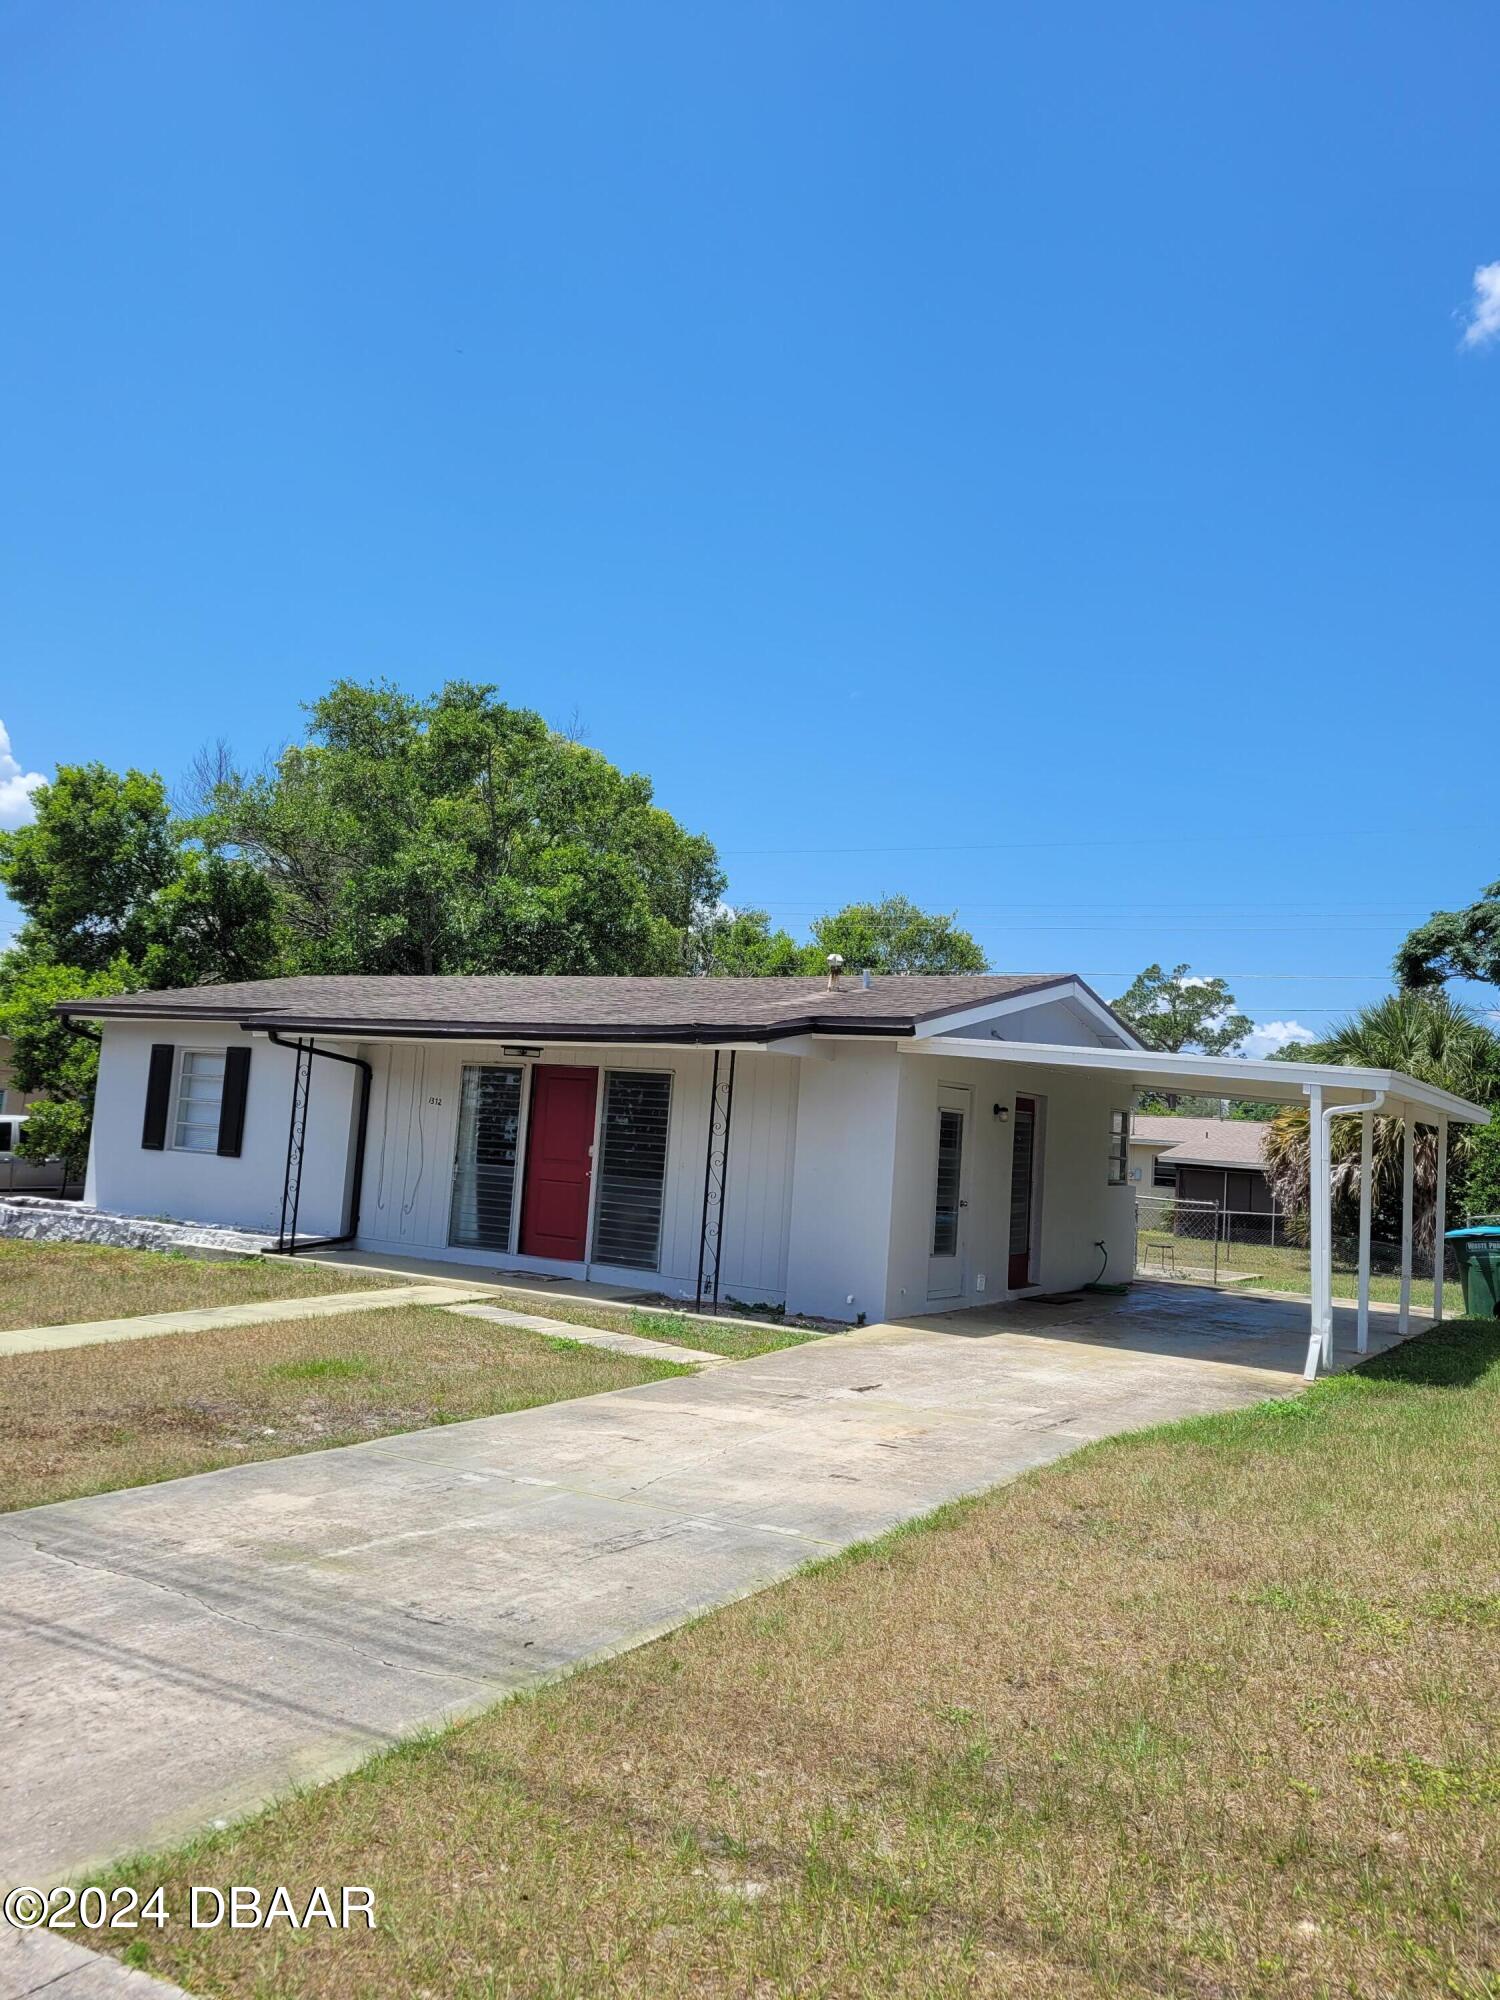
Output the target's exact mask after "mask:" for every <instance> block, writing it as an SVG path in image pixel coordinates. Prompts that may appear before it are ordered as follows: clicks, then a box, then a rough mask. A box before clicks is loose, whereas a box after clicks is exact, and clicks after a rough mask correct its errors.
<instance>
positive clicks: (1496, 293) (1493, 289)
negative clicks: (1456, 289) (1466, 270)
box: [1463, 264, 1500, 347]
mask: <svg viewBox="0 0 1500 2000" xmlns="http://www.w3.org/2000/svg"><path fill="white" fill-rule="evenodd" d="M1492 340H1500V264H1481V265H1479V266H1478V267H1477V269H1476V270H1475V272H1474V303H1473V305H1472V306H1471V307H1470V309H1469V317H1468V320H1467V322H1466V324H1465V326H1464V341H1463V344H1464V346H1465V347H1484V346H1485V345H1486V344H1487V343H1488V342H1489V341H1492Z"/></svg>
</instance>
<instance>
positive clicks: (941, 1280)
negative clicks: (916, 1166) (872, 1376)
mask: <svg viewBox="0 0 1500 2000" xmlns="http://www.w3.org/2000/svg"><path fill="white" fill-rule="evenodd" d="M936 1120H937V1134H936V1137H937V1146H936V1157H935V1165H934V1171H933V1185H932V1209H931V1213H930V1215H929V1217H928V1227H929V1230H930V1235H929V1239H928V1252H929V1254H928V1258H927V1296H928V1298H929V1299H957V1298H961V1297H962V1296H963V1289H964V1251H965V1242H966V1238H967V1236H968V1228H967V1224H968V1208H969V1202H968V1191H969V1126H970V1123H971V1118H970V1101H969V1093H968V1091H967V1090H959V1089H958V1088H956V1087H955V1086H953V1085H951V1084H944V1085H943V1086H942V1088H941V1089H940V1090H939V1091H938V1101H937V1114H936Z"/></svg>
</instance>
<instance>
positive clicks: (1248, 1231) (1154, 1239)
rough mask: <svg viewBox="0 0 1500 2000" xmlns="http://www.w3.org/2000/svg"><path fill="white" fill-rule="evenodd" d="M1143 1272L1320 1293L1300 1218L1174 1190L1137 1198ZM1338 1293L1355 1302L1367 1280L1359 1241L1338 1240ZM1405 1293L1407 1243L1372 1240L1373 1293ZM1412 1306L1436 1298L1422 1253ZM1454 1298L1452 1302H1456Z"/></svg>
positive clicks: (1450, 1258) (1451, 1270) (1383, 1297)
mask: <svg viewBox="0 0 1500 2000" xmlns="http://www.w3.org/2000/svg"><path fill="white" fill-rule="evenodd" d="M1135 1207H1136V1238H1135V1244H1136V1250H1135V1262H1136V1269H1137V1271H1138V1272H1139V1273H1140V1275H1141V1276H1142V1277H1143V1278H1186V1279H1188V1280H1189V1281H1191V1282H1194V1283H1197V1284H1211V1285H1243V1286H1246V1287H1247V1288H1249V1289H1251V1290H1254V1291H1267V1292H1287V1293H1290V1294H1292V1295H1293V1296H1295V1297H1299V1298H1307V1297H1309V1296H1310V1295H1311V1292H1312V1261H1311V1255H1310V1252H1309V1250H1308V1245H1307V1242H1306V1230H1305V1226H1304V1223H1303V1219H1302V1218H1301V1217H1300V1216H1292V1215H1287V1214H1286V1213H1285V1212H1284V1211H1280V1210H1278V1211H1277V1212H1275V1213H1274V1214H1269V1215H1267V1214H1260V1213H1258V1212H1255V1211H1251V1210H1242V1209H1226V1208H1220V1207H1218V1206H1217V1204H1216V1203H1214V1202H1211V1201H1179V1200H1178V1199H1177V1198H1176V1197H1175V1196H1173V1195H1137V1196H1136V1203H1135ZM1445 1272H1446V1278H1447V1282H1448V1283H1449V1284H1452V1283H1453V1282H1454V1280H1455V1279H1456V1277H1457V1264H1456V1262H1455V1259H1454V1255H1453V1246H1452V1244H1451V1243H1450V1244H1449V1245H1447V1255H1446V1263H1445ZM1333 1278H1334V1284H1333V1289H1334V1294H1335V1296H1336V1297H1338V1298H1346V1299H1352V1298H1353V1297H1354V1296H1355V1293H1356V1290H1357V1288H1358V1283H1359V1241H1358V1238H1357V1237H1354V1236H1341V1235H1336V1236H1335V1237H1334V1239H1333ZM1400 1292H1401V1246H1400V1244H1399V1243H1389V1242H1382V1241H1378V1240H1377V1241H1374V1242H1372V1243H1371V1245H1370V1297H1371V1298H1372V1299H1373V1300H1375V1301H1377V1302H1379V1303H1394V1302H1395V1301H1396V1300H1397V1299H1398V1298H1399V1297H1400ZM1411 1296H1412V1304H1413V1305H1416V1306H1421V1307H1424V1308H1425V1307H1427V1306H1430V1305H1431V1303H1432V1258H1431V1255H1430V1253H1429V1254H1427V1255H1425V1256H1424V1255H1423V1254H1422V1253H1421V1252H1418V1255H1417V1258H1416V1261H1415V1263H1414V1266H1413V1275H1412V1288H1411ZM1452 1303H1453V1302H1452V1301H1451V1300H1450V1301H1449V1304H1450V1306H1451V1305H1452Z"/></svg>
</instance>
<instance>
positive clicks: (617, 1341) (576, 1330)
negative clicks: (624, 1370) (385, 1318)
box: [448, 1305, 726, 1368]
mask: <svg viewBox="0 0 1500 2000" xmlns="http://www.w3.org/2000/svg"><path fill="white" fill-rule="evenodd" d="M448 1310H449V1312H454V1313H461V1314H462V1315H463V1316H464V1317H465V1318H466V1319H492V1320H497V1321H498V1322H499V1324H500V1325H501V1326H524V1327H525V1328H526V1330H527V1332H528V1333H545V1334H547V1335H548V1336H549V1337H550V1338H551V1339H553V1340H576V1341H578V1342H579V1344H580V1345H581V1346H583V1347H607V1348H608V1349H609V1351H610V1352H611V1353H612V1354H638V1355H640V1356H641V1358H642V1359H643V1360H645V1361H684V1362H687V1361H691V1362H694V1363H696V1364H697V1365H698V1366H699V1367H703V1368H722V1367H723V1365H724V1361H725V1358H726V1357H725V1356H724V1355H722V1354H710V1353H709V1352H708V1351H707V1349H706V1348H702V1347H679V1346H678V1345H677V1343H676V1341H674V1340H647V1339H645V1338H644V1336H643V1335H641V1334H639V1333H611V1332H610V1331H609V1330H608V1329H607V1328H605V1327H602V1326H579V1325H577V1324H576V1322H574V1321H573V1320H567V1319H548V1318H546V1317H545V1315H544V1314H542V1313H518V1312H511V1311H510V1309H509V1308H508V1307H506V1306H489V1305H484V1306H449V1308H448Z"/></svg>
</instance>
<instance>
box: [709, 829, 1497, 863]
mask: <svg viewBox="0 0 1500 2000" xmlns="http://www.w3.org/2000/svg"><path fill="white" fill-rule="evenodd" d="M1481 830H1482V831H1484V832H1493V827H1492V826H1491V825H1490V823H1489V822H1487V821H1475V822H1471V823H1470V824H1469V825H1467V826H1450V827H1446V828H1445V829H1444V832H1445V833H1473V832H1478V831H1481ZM1418 831H1422V832H1427V833H1431V832H1432V827H1431V825H1430V824H1424V825H1423V826H1422V827H1420V828H1418V827H1411V826H1397V825H1392V824H1390V823H1387V824H1386V825H1385V826H1364V827H1349V826H1336V827H1330V828H1329V829H1328V830H1327V833H1326V834H1325V835H1324V836H1322V837H1323V838H1325V839H1333V838H1337V840H1338V841H1339V843H1340V845H1343V844H1344V843H1345V842H1346V841H1349V840H1380V839H1391V838H1394V837H1409V836H1410V835H1412V834H1414V833H1416V832H1418ZM1317 837H1318V836H1313V838H1317ZM1256 838H1257V839H1258V840H1259V841H1260V842H1261V843H1262V844H1268V843H1271V842H1274V841H1281V842H1285V841H1295V842H1296V843H1297V844H1298V845H1299V846H1301V847H1306V846H1307V845H1308V844H1309V836H1308V834H1307V832H1306V831H1305V830H1302V831H1295V830H1292V829H1290V828H1289V829H1288V830H1287V831H1286V832H1285V833H1269V832H1267V833H1258V834H1257V836H1256ZM1178 844H1179V843H1178V839H1177V836H1176V835H1174V834H1139V835H1132V836H1130V837H1129V838H1128V839H1120V838H1118V837H1116V838H1113V839H1109V840H944V841H935V842H933V843H931V844H918V843H915V842H905V843H902V844H901V845H899V846H893V847H721V848H720V849H719V853H720V855H721V856H722V857H723V858H725V859H726V860H727V859H728V858H729V857H730V856H732V855H746V854H756V855H766V854H1018V853H1026V854H1031V853H1037V852H1040V851H1042V850H1044V849H1046V850H1050V849H1054V848H1065V847H1066V848H1095V847H1176V846H1178Z"/></svg>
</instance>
